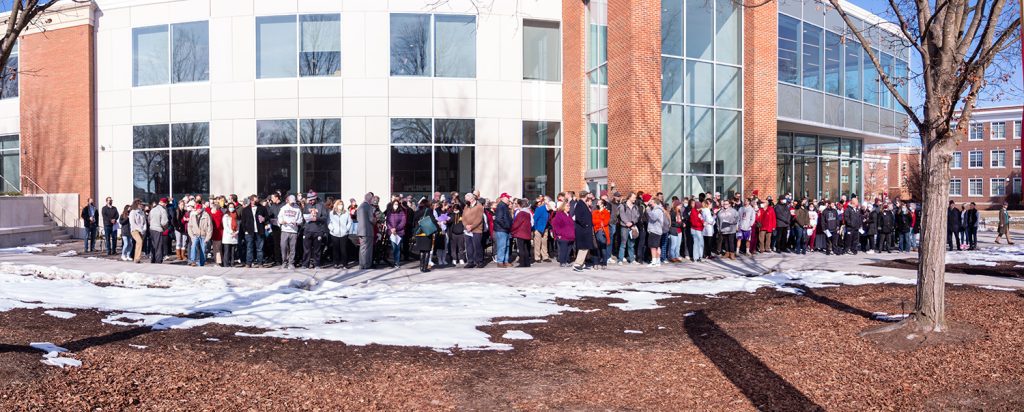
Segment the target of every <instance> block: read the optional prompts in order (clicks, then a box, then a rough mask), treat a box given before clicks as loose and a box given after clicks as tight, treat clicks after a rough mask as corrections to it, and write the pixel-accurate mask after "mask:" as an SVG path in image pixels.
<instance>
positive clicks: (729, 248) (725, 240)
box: [722, 233, 736, 253]
mask: <svg viewBox="0 0 1024 412" xmlns="http://www.w3.org/2000/svg"><path fill="white" fill-rule="evenodd" d="M722 249H723V251H724V252H728V253H736V234H735V233H729V234H723V235H722Z"/></svg>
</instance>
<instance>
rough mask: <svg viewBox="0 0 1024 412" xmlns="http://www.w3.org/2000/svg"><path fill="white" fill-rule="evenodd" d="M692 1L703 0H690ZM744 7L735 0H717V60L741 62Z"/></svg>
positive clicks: (732, 62) (733, 62) (698, 0)
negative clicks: (741, 25)
mask: <svg viewBox="0 0 1024 412" xmlns="http://www.w3.org/2000/svg"><path fill="white" fill-rule="evenodd" d="M690 1H691V2H693V1H697V2H703V1H701V0H690ZM742 15H743V8H742V7H740V6H739V3H736V2H734V1H733V0H715V29H716V30H715V61H719V62H723V63H731V64H740V62H741V60H742V55H741V51H742V46H741V43H742V39H741V36H740V33H741V27H740V23H741V18H742Z"/></svg>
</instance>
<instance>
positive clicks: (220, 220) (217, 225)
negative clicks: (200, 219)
mask: <svg viewBox="0 0 1024 412" xmlns="http://www.w3.org/2000/svg"><path fill="white" fill-rule="evenodd" d="M206 214H208V215H210V222H213V237H211V238H210V240H212V241H214V242H220V241H221V240H223V238H222V236H223V235H224V233H223V232H224V226H223V225H224V215H225V213H224V211H223V210H220V209H218V208H212V209H211V208H207V209H206Z"/></svg>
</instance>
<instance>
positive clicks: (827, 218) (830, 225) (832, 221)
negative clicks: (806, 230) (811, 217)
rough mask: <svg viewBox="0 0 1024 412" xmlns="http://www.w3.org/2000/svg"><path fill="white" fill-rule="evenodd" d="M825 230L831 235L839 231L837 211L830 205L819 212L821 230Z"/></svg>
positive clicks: (823, 231)
mask: <svg viewBox="0 0 1024 412" xmlns="http://www.w3.org/2000/svg"><path fill="white" fill-rule="evenodd" d="M826 230H827V231H829V233H832V234H833V235H835V234H836V233H838V232H839V211H838V210H835V209H833V208H831V207H830V208H827V209H825V211H824V212H821V232H822V233H825V231H826Z"/></svg>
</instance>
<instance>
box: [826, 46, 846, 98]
mask: <svg viewBox="0 0 1024 412" xmlns="http://www.w3.org/2000/svg"><path fill="white" fill-rule="evenodd" d="M842 39H843V38H842V36H840V35H838V34H836V33H833V32H830V31H826V32H825V92H827V93H832V94H837V95H842V93H843V76H842V71H843V66H842V64H843V62H842V59H843V42H842Z"/></svg>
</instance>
